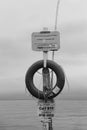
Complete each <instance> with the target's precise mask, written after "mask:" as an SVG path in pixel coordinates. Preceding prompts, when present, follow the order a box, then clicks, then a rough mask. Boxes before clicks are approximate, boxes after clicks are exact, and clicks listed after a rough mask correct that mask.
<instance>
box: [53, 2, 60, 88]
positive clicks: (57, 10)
mask: <svg viewBox="0 0 87 130" xmlns="http://www.w3.org/2000/svg"><path fill="white" fill-rule="evenodd" d="M59 4H60V0H58V1H57V7H56V17H55V27H54V30H55V31H56V30H57V21H58V13H59ZM52 61H54V51H52ZM51 87H53V71H52V74H51Z"/></svg>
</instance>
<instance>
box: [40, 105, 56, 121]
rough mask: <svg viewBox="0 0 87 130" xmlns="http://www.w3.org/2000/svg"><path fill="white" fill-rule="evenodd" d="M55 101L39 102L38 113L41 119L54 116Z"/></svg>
mask: <svg viewBox="0 0 87 130" xmlns="http://www.w3.org/2000/svg"><path fill="white" fill-rule="evenodd" d="M54 108H55V104H54V102H46V103H44V102H39V104H38V115H39V117H40V119H41V121H44V119H45V120H48V119H49V118H52V117H54Z"/></svg>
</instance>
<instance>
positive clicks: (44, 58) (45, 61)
mask: <svg viewBox="0 0 87 130" xmlns="http://www.w3.org/2000/svg"><path fill="white" fill-rule="evenodd" d="M47 59H48V52H47V51H44V52H43V60H44V68H46V64H47Z"/></svg>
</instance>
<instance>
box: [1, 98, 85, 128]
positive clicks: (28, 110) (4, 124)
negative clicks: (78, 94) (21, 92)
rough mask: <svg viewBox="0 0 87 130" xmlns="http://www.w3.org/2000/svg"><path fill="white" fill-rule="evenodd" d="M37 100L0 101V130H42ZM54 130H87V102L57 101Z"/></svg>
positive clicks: (53, 118) (53, 119)
mask: <svg viewBox="0 0 87 130" xmlns="http://www.w3.org/2000/svg"><path fill="white" fill-rule="evenodd" d="M40 120H41V119H40V117H39V116H38V102H37V100H9V101H8V100H2V101H0V130H42V124H41V121H40ZM52 121H53V130H87V101H86V100H85V101H84V100H56V101H55V111H54V117H52Z"/></svg>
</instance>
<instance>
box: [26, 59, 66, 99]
mask: <svg viewBox="0 0 87 130" xmlns="http://www.w3.org/2000/svg"><path fill="white" fill-rule="evenodd" d="M43 64H44V61H43V60H40V61H37V62H35V63H34V64H33V65H31V67H30V68H29V69H28V71H27V73H26V76H25V84H26V87H27V89H28V91H29V92H30V93H31V94H32V95H33V96H34V97H36V98H39V99H42V100H44V92H43V91H41V90H38V88H36V87H35V85H34V83H33V77H34V74H35V73H36V72H37V71H38V70H39V69H41V68H43ZM47 68H49V69H51V70H52V71H54V72H55V74H56V77H57V82H56V85H55V87H54V89H53V90H52V92H51V93H50V94H49V95H48V99H53V98H55V97H56V96H57V95H58V94H60V92H61V91H62V89H63V87H64V84H65V75H64V72H63V69H62V68H61V66H60V65H58V64H57V63H56V62H54V61H51V60H47ZM56 88H58V89H59V91H58V92H56V93H55V91H54V90H55V89H56Z"/></svg>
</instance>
